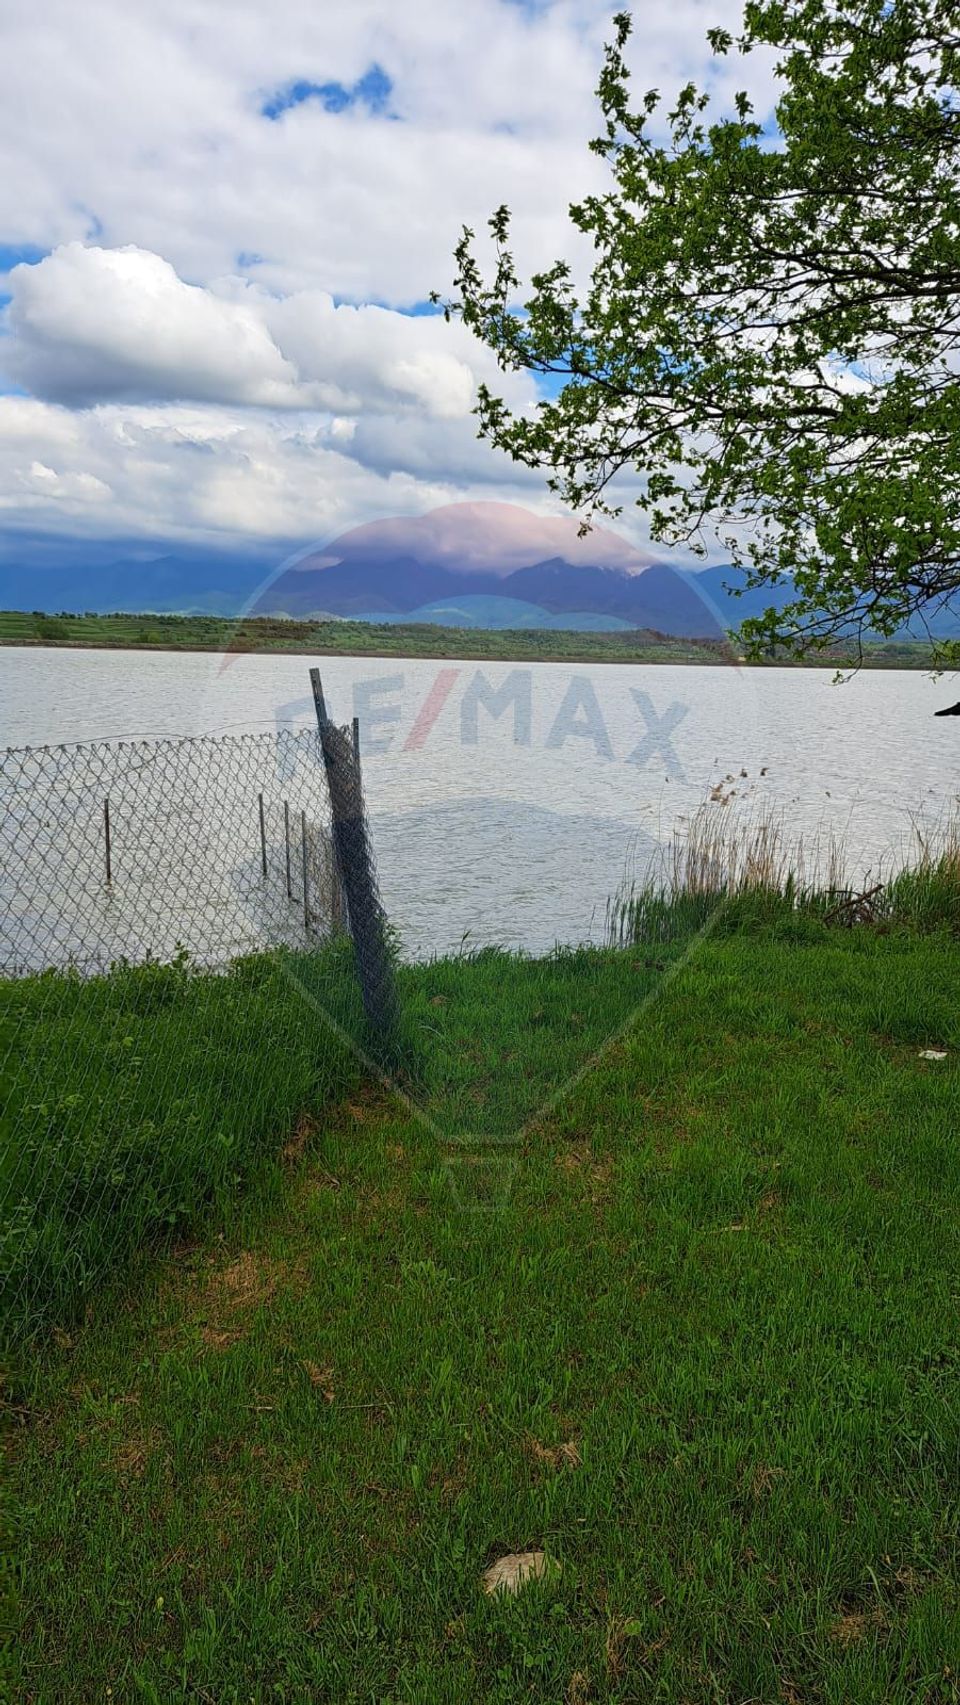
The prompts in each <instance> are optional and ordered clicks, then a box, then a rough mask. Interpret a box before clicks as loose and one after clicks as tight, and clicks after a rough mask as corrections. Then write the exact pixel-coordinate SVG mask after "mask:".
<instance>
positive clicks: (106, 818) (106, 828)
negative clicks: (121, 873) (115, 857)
mask: <svg viewBox="0 0 960 1705" xmlns="http://www.w3.org/2000/svg"><path fill="white" fill-rule="evenodd" d="M103 841H104V850H105V852H106V858H107V881H108V882H109V883H112V881H113V870H112V867H111V862H110V801H109V799H105V800H104V802H103Z"/></svg>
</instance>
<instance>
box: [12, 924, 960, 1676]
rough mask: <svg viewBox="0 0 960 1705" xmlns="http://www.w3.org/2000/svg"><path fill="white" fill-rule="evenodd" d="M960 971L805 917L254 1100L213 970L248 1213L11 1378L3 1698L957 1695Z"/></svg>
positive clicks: (457, 982)
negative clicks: (15, 1557) (389, 1086)
mask: <svg viewBox="0 0 960 1705" xmlns="http://www.w3.org/2000/svg"><path fill="white" fill-rule="evenodd" d="M791 936H792V939H791ZM958 970H960V948H958V945H957V943H956V941H955V939H953V938H951V937H950V936H948V935H936V934H935V935H930V936H926V937H921V936H919V935H916V934H909V933H900V932H898V931H896V930H894V931H892V932H891V933H888V934H879V933H876V932H874V931H871V930H866V929H864V930H853V931H844V930H836V929H826V928H824V927H823V926H822V925H820V924H818V923H816V922H815V921H813V920H810V921H808V922H806V924H805V926H804V927H803V928H801V929H793V930H792V931H790V930H784V929H782V928H778V926H777V925H776V924H774V925H772V926H770V927H759V926H758V927H757V928H755V929H753V930H752V931H750V932H748V933H743V934H735V933H727V934H724V935H723V936H720V935H715V936H713V937H711V938H709V939H707V940H704V941H701V942H700V943H699V944H698V945H697V946H695V947H694V948H693V949H692V950H689V948H688V946H687V945H685V944H684V943H682V942H676V943H674V944H672V945H670V946H667V947H663V948H657V949H655V950H645V949H644V948H643V947H642V946H638V947H634V948H628V949H626V950H624V951H622V952H617V953H613V952H608V953H603V954H596V955H561V956H559V957H558V958H556V959H554V960H546V961H535V962H523V961H517V960H515V959H507V958H505V957H503V956H498V955H496V954H483V955H480V956H478V957H477V958H475V959H472V960H471V959H465V960H462V961H447V962H443V963H440V964H437V965H432V966H430V965H427V966H420V967H416V968H408V969H405V970H403V971H402V973H401V979H402V981H401V992H402V996H403V1005H404V1011H405V1015H406V1024H407V1027H408V1032H407V1034H408V1041H409V1042H410V1045H411V1048H412V1050H413V1053H412V1056H411V1057H412V1058H413V1060H414V1065H413V1066H412V1067H411V1069H410V1071H409V1073H408V1075H407V1077H406V1078H405V1080H404V1090H405V1095H404V1096H397V1095H395V1094H391V1093H389V1092H388V1091H387V1090H386V1089H384V1088H382V1087H381V1086H379V1085H376V1084H375V1083H371V1081H369V1080H366V1081H364V1080H360V1079H359V1078H358V1079H357V1080H356V1081H354V1082H352V1083H349V1084H346V1083H342V1084H338V1083H337V1082H336V1081H335V1080H334V1078H333V1077H325V1078H324V1079H323V1080H322V1081H321V1080H319V1079H313V1080H311V1077H310V1070H309V1059H308V1057H307V1055H304V1054H301V1053H300V1052H295V1053H294V1060H295V1064H296V1071H295V1072H293V1073H291V1074H288V1077H287V1078H285V1077H284V1075H283V1074H282V1073H281V1072H280V1071H279V1070H278V1069H274V1068H273V1067H272V1066H270V1065H269V1063H266V1064H265V1065H264V1067H263V1070H264V1076H265V1081H264V1084H263V1091H262V1094H259V1095H254V1094H252V1090H251V1085H252V1084H253V1082H254V1077H253V1073H252V1070H251V1069H250V1068H249V1067H248V1066H247V1065H245V1063H244V1062H245V1059H246V1052H245V1051H246V1050H247V1049H248V1048H249V1047H250V1046H251V1045H252V1043H251V1034H250V1032H249V1030H248V1028H247V1026H246V1021H245V1019H244V1016H243V1006H242V1003H240V1002H237V1001H235V1000H234V999H233V996H234V995H235V993H236V991H235V989H232V988H231V983H230V981H229V979H218V980H215V979H202V980H201V982H202V984H204V985H210V984H211V983H213V982H216V984H217V988H216V989H215V990H213V991H212V992H211V989H210V988H209V986H207V989H206V994H205V996H204V998H205V999H206V1000H207V1001H208V1002H212V1003H215V1002H218V1001H220V1000H221V997H222V999H223V1005H222V1009H221V1011H220V1014H219V1018H218V1021H217V1022H218V1029H217V1032H216V1034H217V1037H218V1041H217V1046H216V1048H213V1049H211V1050H209V1051H208V1053H209V1074H208V1078H207V1079H206V1080H205V1078H204V1059H205V1057H206V1056H205V1054H204V1052H203V1050H202V1049H201V1048H200V1047H199V1046H198V1047H197V1048H196V1050H195V1053H194V1055H193V1056H192V1057H191V1064H190V1072H189V1077H190V1081H191V1082H192V1084H193V1086H194V1092H195V1095H196V1098H197V1106H198V1107H199V1108H201V1109H202V1113H201V1122H202V1128H203V1130H207V1131H210V1130H212V1129H213V1128H214V1125H216V1126H217V1128H223V1129H227V1130H240V1131H242V1132H243V1143H242V1149H243V1153H244V1155H245V1157H246V1159H247V1161H248V1162H249V1163H250V1164H249V1169H248V1172H247V1186H246V1188H245V1189H242V1190H239V1191H233V1192H230V1191H221V1192H214V1194H215V1195H216V1198H217V1199H216V1202H215V1204H214V1206H213V1208H212V1209H210V1210H208V1211H207V1212H206V1213H205V1214H204V1215H201V1216H200V1218H199V1219H197V1218H196V1217H195V1216H194V1217H193V1218H192V1220H191V1222H190V1227H189V1228H188V1229H185V1230H184V1231H182V1232H181V1233H180V1235H179V1238H178V1240H177V1241H176V1242H175V1243H174V1245H173V1247H172V1248H168V1250H167V1252H166V1253H164V1254H155V1255H153V1256H150V1255H149V1254H147V1255H145V1256H143V1257H140V1258H138V1259H137V1261H136V1262H135V1263H134V1265H133V1266H132V1267H130V1266H129V1265H128V1266H127V1268H126V1269H123V1268H118V1269H116V1271H115V1275H114V1278H113V1280H112V1281H111V1282H109V1283H106V1284H104V1285H102V1286H101V1287H100V1288H99V1289H97V1290H96V1291H95V1292H94V1294H93V1296H92V1300H91V1308H90V1312H89V1315H88V1318H87V1319H86V1321H85V1322H84V1321H83V1320H82V1319H81V1320H79V1321H78V1320H77V1319H76V1316H75V1315H72V1314H71V1315H69V1316H68V1315H65V1316H64V1320H63V1321H62V1322H59V1323H56V1329H55V1330H54V1332H53V1333H52V1334H50V1333H48V1335H47V1336H46V1337H45V1339H44V1340H43V1342H42V1343H38V1344H35V1345H34V1346H33V1348H32V1350H31V1352H30V1355H29V1357H26V1358H24V1359H23V1360H22V1361H21V1364H20V1366H19V1368H18V1371H17V1374H16V1378H15V1380H14V1381H13V1382H12V1383H11V1384H10V1386H9V1389H8V1398H9V1403H8V1409H9V1413H8V1417H7V1419H8V1422H9V1424H10V1451H9V1457H10V1461H9V1474H10V1476H11V1480H12V1488H11V1489H13V1490H14V1496H15V1508H16V1509H17V1511H18V1514H17V1536H16V1537H17V1549H18V1553H19V1557H20V1592H21V1606H22V1609H21V1628H20V1639H19V1642H18V1645H17V1647H16V1649H15V1653H14V1655H13V1656H12V1659H11V1662H12V1665H13V1667H12V1669H11V1670H10V1681H9V1685H10V1689H11V1693H10V1696H11V1697H12V1698H17V1699H23V1700H25V1701H35V1702H41V1701H43V1702H50V1705H60V1702H62V1701H74V1700H76V1701H84V1702H86V1701H95V1700H96V1701H103V1700H108V1699H109V1700H112V1701H115V1702H120V1701H128V1700H129V1701H150V1702H153V1705H174V1702H177V1701H191V1702H192V1701H216V1705H234V1702H235V1705H241V1702H247V1701H256V1702H257V1705H259V1702H260V1701H263V1702H267V1701H278V1700H283V1701H306V1700H311V1701H312V1700H318V1701H330V1702H331V1705H346V1702H348V1701H358V1702H359V1701H364V1702H367V1701H369V1702H371V1705H374V1702H376V1705H384V1702H400V1701H403V1702H404V1705H439V1702H440V1701H443V1702H445V1705H446V1702H449V1705H461V1702H465V1701H471V1702H472V1701H477V1702H481V1701H482V1702H483V1705H515V1702H516V1701H521V1700H530V1701H545V1702H549V1705H590V1702H600V1701H618V1702H619V1701H622V1702H628V1701H629V1702H631V1705H633V1702H635V1701H662V1702H669V1705H707V1702H710V1705H728V1702H734V1701H736V1702H738V1705H746V1702H747V1701H751V1702H753V1701H762V1702H764V1705H767V1702H769V1705H775V1702H782V1705H801V1702H802V1705H827V1702H829V1705H848V1702H850V1701H856V1702H857V1705H890V1702H898V1701H904V1702H907V1701H910V1702H913V1701H925V1702H928V1705H941V1702H946V1701H956V1700H957V1699H958V1698H960V1684H958V1670H960V1663H958V1655H960V1589H958V1579H960V1569H958V1563H960V1559H958V1545H957V1539H958V1477H957V1467H958V1452H960V1411H958V1405H957V1402H956V1383H957V1373H958V1365H960V1330H958V1315H957V1303H958V1279H957V1273H958V1255H960V1247H958V1245H960V1215H958V1209H960V1153H958V1140H957V1132H958V1129H960V1118H958V1114H960V1068H958V1062H960V1001H958V996H957V988H958ZM286 986H287V988H288V989H291V988H292V985H291V984H290V983H289V982H288V984H287V985H286ZM33 987H34V989H35V988H36V985H34V986H33ZM224 991H230V995H231V999H230V1001H227V998H226V994H225V993H224ZM15 998H16V994H15V993H14V995H13V996H11V997H10V999H11V1000H14V999H15ZM21 998H22V999H24V1000H25V1001H27V1002H28V1003H29V1001H30V999H31V998H32V999H33V1000H34V1002H36V1001H37V999H38V997H37V996H36V994H35V993H34V994H33V995H32V996H31V994H30V990H29V986H27V992H26V993H25V994H22V996H21ZM59 998H60V996H59V994H58V987H57V980H55V979H54V980H53V982H52V984H51V985H48V987H47V990H46V992H45V996H44V1003H43V1008H42V1012H43V1014H45V1017H44V1016H40V1017H37V1018H35V1020H34V1023H33V1026H32V1032H31V1034H32V1043H31V1046H32V1048H33V1049H34V1055H33V1057H34V1060H35V1062H36V1061H37V1060H38V1059H39V1058H40V1056H41V1055H42V1052H43V1048H44V1046H48V1047H49V1049H50V1059H51V1061H53V1060H55V1059H59V1060H60V1061H61V1065H60V1067H59V1070H58V1086H57V1087H58V1093H59V1094H61V1096H63V1095H66V1096H69V1095H70V1094H72V1093H74V1092H75V1084H74V1080H73V1079H72V1078H71V1075H70V1074H71V1068H69V1067H68V1066H67V1065H66V1063H65V1062H64V1061H63V1055H62V1051H61V1053H60V1054H59V1055H58V1054H57V1051H56V1047H55V1035H54V1031H53V1030H50V1031H48V1034H47V1041H46V1043H45V1042H44V1026H45V1025H46V1024H47V1023H48V1022H49V1023H52V1024H53V1025H54V1026H55V1024H56V1019H57V1003H58V999H59ZM63 998H64V999H65V1000H69V1001H70V1002H76V1001H79V1000H82V998H83V994H82V991H79V992H78V990H77V988H76V986H74V987H73V988H72V989H71V990H70V992H69V995H64V997H63ZM90 998H91V1000H96V1001H98V1002H99V1003H100V1005H99V1007H98V1009H97V1013H96V1022H95V1025H93V1023H92V1027H91V1030H90V1032H89V1038H90V1045H91V1046H95V1045H96V1044H95V1037H96V1036H101V1035H102V1036H103V1037H105V1038H106V1040H107V1042H109V1040H110V1038H111V1037H112V1036H113V1035H114V1034H115V1032H116V1031H117V1030H118V1029H122V1025H121V1024H119V1021H117V1022H116V1023H115V1022H114V1021H113V1020H112V1019H111V1017H110V1007H111V1002H113V1003H114V1005H116V1003H117V1002H123V1001H125V1002H126V1011H125V1021H129V1019H130V1011H129V1008H130V1004H131V1001H132V999H133V997H132V995H131V992H130V988H129V985H128V987H127V989H126V991H124V990H123V989H120V988H117V987H114V988H112V992H111V987H110V985H106V986H104V987H101V989H100V991H99V993H98V994H97V995H96V996H91V997H90ZM196 998H197V999H199V995H197V997H196ZM277 1001H279V996H276V994H275V998H274V1000H273V1001H272V1002H271V1003H268V1004H271V1005H274V1006H275V1005H276V1003H277ZM281 1005H282V1003H281ZM291 1010H293V1009H292V1008H291ZM631 1013H633V1014H634V1018H633V1021H632V1022H626V1021H627V1020H628V1018H629V1015H630V1014H631ZM211 1015H212V1007H211ZM114 1016H115V1017H116V1015H114ZM75 1022H76V1020H75ZM140 1022H142V1024H143V1025H144V1026H145V1027H148V1024H149V1026H152V1025H153V1020H152V1019H149V1020H148V1016H147V1015H146V1014H144V1015H142V1017H141V1020H140ZM211 1022H212V1016H211ZM274 1022H275V1023H276V1024H277V1025H279V1026H280V1027H281V1028H282V1029H283V1035H284V1038H285V1042H284V1047H285V1048H292V1047H293V1044H292V1042H291V1040H290V1037H291V1034H292V1032H291V1029H290V1023H291V1020H290V1017H289V1014H288V1012H287V1010H286V1009H285V1008H284V1009H283V1011H282V1012H281V1013H279V1014H276V1013H275V1018H274ZM231 1032H234V1033H235V1042H236V1046H235V1047H233V1048H231ZM123 1033H124V1034H133V1035H134V1036H136V1035H137V1034H138V1032H137V1031H136V1029H133V1030H131V1029H127V1030H124V1031H123ZM152 1034H153V1035H154V1036H155V1035H156V1030H155V1029H154V1030H153V1031H152ZM611 1034H613V1035H615V1037H616V1039H615V1040H613V1041H612V1043H611V1044H610V1045H609V1046H608V1047H607V1049H606V1051H604V1052H602V1054H601V1055H600V1057H599V1058H596V1057H595V1056H596V1054H597V1050H598V1047H599V1045H600V1044H601V1043H602V1041H603V1039H604V1037H605V1036H610V1035H611ZM170 1043H171V1047H172V1046H173V1032H172V1031H171V1033H170ZM135 1045H136V1044H135ZM179 1045H180V1046H182V1042H181V1043H180V1044H179ZM925 1048H936V1049H938V1050H941V1051H942V1050H946V1058H945V1059H942V1060H936V1061H932V1060H925V1059H923V1058H921V1057H920V1053H921V1050H923V1049H925ZM133 1057H142V1056H139V1055H134V1056H133ZM231 1057H232V1058H233V1059H234V1060H235V1061H236V1062H237V1068H238V1072H239V1077H238V1081H237V1082H236V1083H235V1084H234V1085H233V1086H232V1087H231V1086H229V1085H228V1089H227V1100H226V1101H225V1102H224V1103H223V1104H222V1105H223V1111H222V1113H217V1111H216V1110H217V1108H218V1106H220V1099H219V1098H220V1097H221V1095H222V1094H223V1093H224V1085H225V1083H227V1082H228V1078H229V1069H228V1062H229V1060H230V1058H231ZM258 1057H259V1058H261V1059H262V1057H263V1056H262V1055H260V1056H258ZM591 1058H593V1061H594V1063H593V1065H592V1066H591V1065H590V1064H589V1062H590V1061H591ZM72 1069H74V1073H76V1068H72ZM103 1069H104V1070H105V1068H103ZM130 1069H131V1070H132V1068H130ZM345 1069H346V1068H345ZM578 1069H579V1071H580V1075H579V1077H576V1081H574V1082H572V1083H570V1082H569V1081H568V1080H569V1078H570V1076H571V1072H573V1073H574V1075H575V1074H576V1072H577V1070H578ZM97 1070H100V1068H99V1067H98V1068H97ZM170 1071H171V1074H173V1076H174V1077H176V1061H175V1059H174V1057H173V1056H172V1055H171V1059H170ZM104 1081H105V1079H104ZM120 1081H121V1084H122V1083H123V1081H124V1080H123V1078H122V1076H121V1080H120ZM565 1084H566V1085H567V1087H566V1091H565V1092H564V1085H565ZM127 1093H128V1094H129V1095H130V1096H132V1097H133V1099H134V1101H135V1100H136V1093H135V1091H134V1090H133V1088H131V1087H129V1086H128V1091H127ZM118 1128H119V1126H118ZM164 1130H165V1141H167V1142H174V1141H175V1140H176V1130H175V1121H173V1120H171V1121H168V1123H167V1125H166V1126H165V1127H164ZM81 1149H82V1144H76V1145H75V1148H74V1152H75V1153H76V1154H79V1153H80V1152H81ZM183 1152H184V1155H185V1157H186V1169H187V1170H186V1176H187V1177H188V1178H189V1179H191V1180H192V1181H193V1184H194V1188H195V1193H196V1194H197V1195H199V1192H198V1186H197V1180H198V1177H199V1171H198V1166H199V1159H200V1157H202V1154H203V1152H204V1149H203V1145H202V1143H200V1144H198V1142H197V1141H196V1140H194V1139H193V1138H191V1142H190V1144H189V1145H187V1146H186V1147H185V1148H184V1151H183ZM254 1160H255V1163H254ZM96 1211H97V1210H96V1207H95V1202H94V1200H93V1199H91V1202H90V1205H89V1208H88V1210H87V1212H88V1213H90V1214H94V1215H95V1213H96ZM145 1233H146V1219H145V1220H144V1222H143V1226H142V1235H141V1238H140V1241H146V1237H145ZM67 1279H68V1276H65V1277H64V1279H63V1283H64V1286H65V1289H64V1291H63V1295H64V1298H65V1299H66V1297H67V1295H68V1285H67ZM528 1548H543V1549H545V1550H546V1552H547V1553H548V1554H550V1555H551V1556H552V1557H553V1558H554V1559H555V1561H556V1564H557V1565H558V1568H557V1569H556V1570H554V1571H551V1572H550V1573H549V1574H548V1576H547V1578H546V1579H544V1580H543V1581H541V1582H538V1583H536V1584H533V1585H530V1586H527V1587H526V1588H525V1589H524V1590H523V1591H522V1592H521V1593H520V1594H519V1595H518V1596H517V1597H516V1598H507V1597H502V1596H501V1597H497V1598H488V1597H486V1596H485V1595H484V1594H483V1592H482V1591H481V1587H480V1576H481V1572H482V1571H483V1569H484V1568H485V1567H486V1566H487V1565H488V1564H489V1563H490V1562H491V1561H492V1560H494V1559H495V1558H497V1557H498V1556H500V1555H502V1554H504V1553H507V1552H512V1551H522V1550H525V1549H528Z"/></svg>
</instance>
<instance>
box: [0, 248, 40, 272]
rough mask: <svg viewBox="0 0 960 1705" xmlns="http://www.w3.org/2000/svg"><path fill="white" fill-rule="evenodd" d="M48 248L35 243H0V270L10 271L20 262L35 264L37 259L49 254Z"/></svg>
mask: <svg viewBox="0 0 960 1705" xmlns="http://www.w3.org/2000/svg"><path fill="white" fill-rule="evenodd" d="M49 252H50V251H49V250H48V249H40V248H38V247H37V245H36V243H0V272H10V271H11V269H12V268H13V267H15V266H19V265H20V264H21V262H25V263H26V265H27V266H36V264H37V261H38V260H43V257H44V255H46V254H49Z"/></svg>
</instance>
